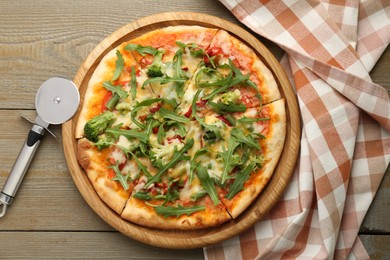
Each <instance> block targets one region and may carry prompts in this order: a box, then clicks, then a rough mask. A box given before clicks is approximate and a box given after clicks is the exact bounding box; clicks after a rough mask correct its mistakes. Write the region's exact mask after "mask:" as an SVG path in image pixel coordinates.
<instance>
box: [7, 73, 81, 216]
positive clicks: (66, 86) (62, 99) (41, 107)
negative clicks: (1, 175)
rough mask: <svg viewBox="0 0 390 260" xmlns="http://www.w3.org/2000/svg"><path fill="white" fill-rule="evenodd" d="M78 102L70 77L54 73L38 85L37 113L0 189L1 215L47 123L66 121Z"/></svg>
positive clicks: (26, 167) (13, 196)
mask: <svg viewBox="0 0 390 260" xmlns="http://www.w3.org/2000/svg"><path fill="white" fill-rule="evenodd" d="M79 103H80V95H79V91H78V89H77V87H76V85H75V84H74V83H73V82H72V81H70V80H67V79H64V78H59V77H54V78H50V79H48V80H47V81H45V82H44V83H43V84H42V85H41V87H40V88H39V90H38V92H37V94H36V97H35V108H36V111H37V113H38V116H37V117H36V118H35V122H34V124H33V126H32V128H31V130H30V131H29V133H28V136H27V140H26V141H25V143H24V145H23V147H22V150H21V151H20V153H19V155H18V158H17V159H16V161H15V164H14V166H13V168H12V170H11V172H10V174H9V175H8V178H7V180H6V182H5V184H4V186H3V189H2V191H1V193H0V218H1V217H3V216H4V215H5V212H6V210H7V207H8V206H9V205H11V203H12V201H13V199H14V198H15V195H16V192H17V191H18V189H19V186H20V184H21V183H22V180H23V178H24V175H25V173H26V172H27V169H28V167H29V166H30V163H31V161H32V159H33V157H34V154H35V152H36V151H37V148H38V146H39V144H40V142H41V140H42V138H43V135H44V134H45V131H46V130H47V131H49V130H48V127H49V125H50V124H52V125H60V124H62V123H65V122H66V121H68V120H69V119H70V118H72V116H73V115H74V114H75V113H76V110H77V108H78V106H79ZM49 132H50V131H49Z"/></svg>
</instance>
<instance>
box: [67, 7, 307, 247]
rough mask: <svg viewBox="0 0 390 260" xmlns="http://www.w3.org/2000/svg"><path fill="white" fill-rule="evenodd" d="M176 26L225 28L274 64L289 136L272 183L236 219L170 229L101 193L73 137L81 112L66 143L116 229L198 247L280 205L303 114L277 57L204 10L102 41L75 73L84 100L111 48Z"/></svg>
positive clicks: (93, 201)
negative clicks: (144, 222) (113, 204)
mask: <svg viewBox="0 0 390 260" xmlns="http://www.w3.org/2000/svg"><path fill="white" fill-rule="evenodd" d="M174 25H200V26H204V27H212V28H220V29H223V30H226V31H228V32H229V33H230V34H232V35H233V36H235V37H236V38H238V39H240V40H242V41H243V42H244V43H246V44H247V45H248V46H251V47H252V49H253V50H254V51H255V52H257V54H258V55H259V57H261V59H262V61H263V62H264V63H265V64H266V66H268V68H270V69H271V71H272V72H273V73H274V76H275V78H276V80H277V82H278V84H279V87H280V90H281V92H282V96H283V97H284V98H285V99H286V101H287V102H286V110H287V135H286V140H285V146H284V150H283V153H282V155H281V158H280V161H279V163H278V166H277V168H276V169H275V172H274V174H273V177H272V178H271V180H270V182H269V183H268V185H267V186H266V187H265V189H264V190H263V192H262V193H261V194H260V196H259V197H258V198H257V199H256V201H255V202H254V203H253V204H252V205H251V206H250V207H249V208H248V209H247V210H246V211H245V212H244V213H242V214H241V215H240V216H239V217H238V218H237V219H235V220H232V221H230V222H227V223H225V224H222V225H220V226H217V227H214V228H207V229H201V230H192V231H169V230H168V231H167V230H158V229H152V228H146V227H142V226H139V225H136V224H133V223H130V222H128V221H126V220H124V219H122V218H121V217H120V216H119V215H118V214H116V213H115V212H114V211H112V210H111V209H110V208H108V207H107V205H106V204H105V203H104V202H103V201H102V200H101V199H100V198H99V196H98V195H97V193H96V192H95V190H94V189H93V187H92V185H91V183H90V181H89V179H88V177H87V175H86V174H85V173H84V171H83V169H82V168H81V167H80V165H79V164H78V162H77V159H76V152H77V143H76V139H75V137H74V132H75V127H76V122H77V118H78V115H79V113H80V109H81V106H80V108H79V111H78V112H77V114H76V115H75V117H74V118H73V120H71V121H68V122H67V123H65V124H64V125H63V127H62V136H63V145H64V151H65V156H66V160H67V164H68V167H69V170H70V173H71V175H72V178H73V180H74V182H75V184H76V186H77V188H78V189H79V191H80V193H81V194H82V196H83V197H84V199H85V200H86V201H87V203H88V204H89V206H90V207H91V208H92V209H93V210H94V211H95V212H96V213H97V214H98V215H99V216H100V217H101V218H102V219H103V220H105V221H106V222H107V223H108V224H110V225H111V226H112V227H113V228H115V229H117V230H118V231H120V232H122V233H123V234H125V235H127V236H129V237H131V238H133V239H135V240H138V241H140V242H143V243H146V244H150V245H153V246H158V247H165V248H196V247H203V246H208V245H211V244H215V243H218V242H222V241H223V240H226V239H228V238H231V237H233V236H235V235H237V234H239V233H241V232H243V231H244V230H246V229H248V228H250V227H251V226H253V225H254V224H255V223H256V222H257V221H259V220H260V219H262V218H263V217H264V215H265V214H266V213H267V212H268V211H269V210H270V209H271V208H272V207H273V206H274V205H275V203H276V202H277V201H278V199H279V198H280V196H281V195H282V193H283V191H284V190H285V188H286V186H287V185H288V183H289V180H290V177H291V176H292V174H293V171H294V168H295V164H296V160H297V156H298V151H299V143H300V131H301V126H300V116H299V110H298V105H297V101H296V97H295V94H294V91H293V90H292V88H291V86H290V83H289V81H288V79H287V77H286V75H285V73H284V71H283V69H282V68H281V66H280V64H279V63H278V61H277V60H276V59H275V58H274V56H273V55H272V54H271V53H270V52H269V50H268V49H267V48H266V47H265V46H264V45H263V44H261V43H260V42H259V41H258V40H257V39H256V38H255V37H254V36H252V35H251V34H250V33H248V32H247V31H245V30H244V29H242V28H241V27H239V26H237V25H235V24H232V23H230V22H228V21H225V20H223V19H220V18H217V17H214V16H210V15H205V14H199V13H186V12H179V13H177V12H175V13H162V14H157V15H153V16H148V17H145V18H142V19H140V20H137V21H134V22H132V23H130V24H128V25H126V26H124V27H122V28H120V29H119V30H117V31H116V32H115V33H113V34H112V35H111V36H109V37H107V38H106V39H105V40H103V41H102V42H101V43H100V44H99V45H98V46H97V47H96V48H95V49H94V50H93V51H92V52H91V53H90V55H89V56H88V57H87V59H86V60H85V62H84V64H82V65H81V67H80V69H79V71H78V72H77V74H76V75H75V77H74V83H75V84H76V85H77V86H78V87H79V90H80V96H81V100H83V99H84V95H85V91H86V88H87V85H88V82H89V80H90V78H91V75H92V73H93V72H94V70H95V68H96V66H97V65H98V64H99V62H100V60H101V59H102V58H103V57H104V55H105V54H106V53H108V52H109V51H110V50H112V49H113V48H115V47H116V46H118V45H119V44H120V43H122V42H123V41H127V40H130V39H133V38H135V37H137V36H140V35H142V34H144V33H146V32H149V31H152V30H155V29H158V28H161V27H166V26H174Z"/></svg>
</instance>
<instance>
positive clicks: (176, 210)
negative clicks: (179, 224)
mask: <svg viewBox="0 0 390 260" xmlns="http://www.w3.org/2000/svg"><path fill="white" fill-rule="evenodd" d="M205 209H206V207H204V206H193V207H183V206H181V205H179V206H177V207H174V206H157V207H155V208H154V210H155V211H156V212H157V214H159V215H163V216H164V217H165V218H167V217H171V216H176V217H180V216H181V215H184V214H186V215H187V216H189V215H191V214H192V213H195V212H198V211H203V210H205Z"/></svg>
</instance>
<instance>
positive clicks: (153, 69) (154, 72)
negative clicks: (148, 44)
mask: <svg viewBox="0 0 390 260" xmlns="http://www.w3.org/2000/svg"><path fill="white" fill-rule="evenodd" d="M147 74H148V76H149V77H150V78H156V77H162V76H163V75H164V73H162V71H161V66H158V65H155V64H152V65H150V67H149V69H148V72H147Z"/></svg>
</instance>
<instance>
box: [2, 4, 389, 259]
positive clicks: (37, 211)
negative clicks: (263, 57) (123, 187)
mask: <svg viewBox="0 0 390 260" xmlns="http://www.w3.org/2000/svg"><path fill="white" fill-rule="evenodd" d="M167 11H194V12H201V13H206V14H211V15H215V16H218V17H221V18H224V19H226V20H228V21H231V22H233V23H235V24H238V22H237V21H236V19H235V18H234V17H233V16H232V15H231V13H230V12H229V11H227V10H226V8H225V7H224V6H223V5H222V4H220V3H219V2H218V1H209V0H195V1H194V0H181V1H161V0H156V1H144V0H123V1H120V2H119V1H103V0H94V1H92V0H86V1H76V0H73V1H71V0H69V1H59V0H52V1H44V0H34V1H33V0H25V1H0V118H1V119H2V120H0V133H1V137H0V147H1V148H2V149H0V162H1V165H0V186H1V187H2V185H3V184H4V182H5V179H6V177H7V175H8V173H9V171H10V170H11V168H12V165H13V163H14V160H15V158H16V156H17V154H18V153H19V149H20V148H21V146H22V144H23V142H24V140H25V138H26V135H27V131H28V130H29V128H30V125H29V123H28V122H26V121H25V120H24V119H21V117H20V114H24V115H26V116H29V117H30V118H31V119H33V118H35V112H34V111H33V108H34V99H35V93H36V91H37V90H38V88H39V86H40V85H41V83H42V82H44V81H45V80H46V79H48V78H50V77H52V76H63V77H66V78H70V79H71V78H73V77H74V75H75V74H76V72H77V70H78V68H79V67H80V65H81V64H82V62H83V61H84V60H85V58H86V57H87V55H88V54H89V53H90V52H91V51H92V50H93V48H94V47H95V46H96V45H97V44H98V43H99V42H100V41H102V40H103V39H104V38H106V37H107V36H109V35H110V34H111V33H113V32H114V31H115V30H117V29H118V28H120V27H122V26H124V25H125V24H128V23H129V22H131V21H133V20H135V19H139V18H141V17H144V16H148V15H152V14H156V13H160V12H167ZM257 38H259V39H260V40H261V41H262V42H263V43H264V44H265V45H266V46H267V47H268V48H269V49H270V50H271V52H272V53H273V54H274V55H275V56H276V57H277V58H280V57H281V56H282V54H283V51H282V50H281V49H279V48H278V47H277V46H276V45H274V44H272V43H271V42H269V41H266V40H264V39H262V38H261V37H257ZM389 71H390V50H389V48H387V50H386V52H385V53H384V54H383V55H382V57H381V59H380V60H379V62H378V63H377V65H376V66H375V67H374V69H373V71H372V73H371V76H372V79H373V81H374V82H376V83H379V84H381V85H382V86H384V87H385V88H386V89H387V90H388V91H390V77H389ZM52 130H54V132H55V133H56V134H57V135H58V136H60V137H61V128H60V127H54V128H52ZM389 193H390V177H389V170H388V171H387V174H386V176H385V178H384V180H383V181H382V184H381V188H380V189H379V191H378V193H377V196H376V198H375V200H374V202H373V204H372V205H371V208H370V210H369V212H368V213H367V216H366V218H365V220H364V223H363V225H362V227H361V234H362V235H361V236H360V237H361V238H362V242H363V244H364V245H365V247H366V248H367V250H368V252H369V254H370V256H371V257H372V258H373V259H385V258H389V256H390V252H389V251H388V244H389V242H390V241H389V235H388V234H390V222H389V221H388V216H389V215H390V214H389V213H390V208H389V206H388V205H389V198H390V194H389ZM76 213H77V214H76ZM28 257H30V258H35V259H42V258H49V259H54V258H77V257H78V258H93V259H98V258H108V257H115V258H128V259H131V258H133V259H136V258H137V259H139V258H145V259H153V258H156V259H157V258H158V259H203V253H202V249H192V250H168V249H161V248H154V247H151V246H147V245H144V244H141V243H139V242H137V241H135V240H132V239H129V238H128V237H126V236H124V235H122V234H120V233H119V232H117V231H114V230H113V229H112V228H111V227H110V226H109V225H107V224H106V223H105V222H104V221H102V220H101V219H100V217H98V216H97V215H96V214H95V213H94V212H93V210H92V209H91V208H90V207H89V206H88V205H87V203H86V202H85V201H84V199H83V197H82V196H81V195H80V193H79V192H78V190H77V188H76V186H75V185H74V183H73V181H72V178H71V176H70V174H69V171H68V169H67V165H66V162H65V157H64V153H63V148H62V144H61V142H58V141H56V140H55V139H54V138H52V137H51V136H45V138H44V140H43V143H42V144H41V147H40V149H39V151H38V153H37V155H36V157H35V159H34V161H33V163H32V165H31V167H30V170H29V172H28V173H27V176H26V179H25V181H24V182H23V183H22V185H21V188H20V190H19V192H18V195H17V197H16V199H15V201H14V202H13V204H12V206H11V207H10V208H9V210H8V212H7V214H6V216H5V217H4V218H2V219H0V259H9V258H22V259H25V258H28Z"/></svg>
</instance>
